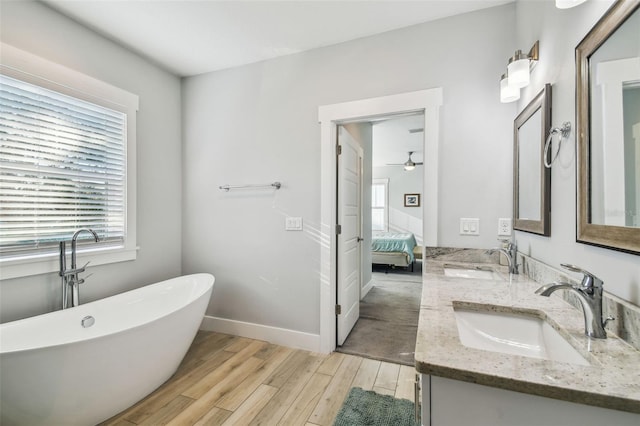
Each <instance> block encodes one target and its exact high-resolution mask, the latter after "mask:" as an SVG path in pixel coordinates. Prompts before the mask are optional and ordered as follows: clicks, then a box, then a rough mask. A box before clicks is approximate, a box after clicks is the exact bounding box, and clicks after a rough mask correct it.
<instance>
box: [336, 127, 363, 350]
mask: <svg viewBox="0 0 640 426" xmlns="http://www.w3.org/2000/svg"><path fill="white" fill-rule="evenodd" d="M339 143H340V145H341V147H342V153H341V155H339V156H338V224H339V225H340V226H341V228H342V229H341V232H340V234H339V235H338V237H337V240H338V247H337V249H338V265H337V273H338V280H337V281H338V285H337V287H338V305H340V307H341V313H340V314H339V315H338V321H337V326H338V333H337V336H338V341H337V344H338V346H340V345H342V344H343V343H344V341H345V339H346V338H347V336H348V335H349V333H350V332H351V329H352V328H353V326H354V325H355V323H356V321H358V318H359V317H360V288H361V283H360V281H361V278H360V277H361V271H360V265H361V260H360V259H361V240H362V239H361V214H362V213H361V210H362V209H361V187H362V182H361V181H362V158H363V150H362V148H361V147H360V146H359V145H358V143H357V142H356V141H355V140H354V139H353V138H352V137H351V135H350V134H349V132H347V131H346V130H345V129H344V128H343V127H342V126H340V127H339Z"/></svg>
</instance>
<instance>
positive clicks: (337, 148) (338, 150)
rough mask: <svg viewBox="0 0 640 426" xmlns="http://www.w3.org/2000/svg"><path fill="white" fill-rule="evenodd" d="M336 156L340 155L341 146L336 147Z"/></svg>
mask: <svg viewBox="0 0 640 426" xmlns="http://www.w3.org/2000/svg"><path fill="white" fill-rule="evenodd" d="M336 155H342V145H337V146H336Z"/></svg>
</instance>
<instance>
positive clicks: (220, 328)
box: [200, 315, 320, 352]
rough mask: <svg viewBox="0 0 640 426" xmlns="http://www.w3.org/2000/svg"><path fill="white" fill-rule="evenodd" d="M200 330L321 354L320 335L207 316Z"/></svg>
mask: <svg viewBox="0 0 640 426" xmlns="http://www.w3.org/2000/svg"><path fill="white" fill-rule="evenodd" d="M200 330H205V331H216V332H218V333H225V334H232V335H234V336H240V337H248V338H249V339H256V340H264V341H266V342H269V343H275V344H277V345H281V346H287V347H289V348H294V349H303V350H306V351H311V352H320V335H319V334H310V333H304V332H301V331H295V330H288V329H286V328H278V327H271V326H268V325H262V324H254V323H250V322H243V321H235V320H230V319H226V318H218V317H212V316H209V315H205V316H204V319H203V320H202V324H200Z"/></svg>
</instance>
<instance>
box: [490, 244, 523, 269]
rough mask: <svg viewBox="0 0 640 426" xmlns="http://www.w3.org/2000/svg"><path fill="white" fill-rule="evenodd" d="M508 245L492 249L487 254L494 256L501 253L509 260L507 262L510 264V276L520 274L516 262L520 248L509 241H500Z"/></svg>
mask: <svg viewBox="0 0 640 426" xmlns="http://www.w3.org/2000/svg"><path fill="white" fill-rule="evenodd" d="M500 241H502V242H503V243H505V244H506V247H498V248H492V249H489V250H487V251H486V253H487V254H493V253H495V252H500V253H502V254H504V255H505V257H506V258H507V262H508V263H509V273H510V274H518V266H520V265H518V263H517V262H516V261H517V260H518V259H517V254H518V246H516V243H514V242H512V241H509V240H500Z"/></svg>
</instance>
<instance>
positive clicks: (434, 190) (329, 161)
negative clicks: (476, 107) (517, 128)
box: [318, 88, 443, 353]
mask: <svg viewBox="0 0 640 426" xmlns="http://www.w3.org/2000/svg"><path fill="white" fill-rule="evenodd" d="M442 103H443V95H442V88H433V89H426V90H420V91H416V92H409V93H401V94H397V95H389V96H382V97H377V98H370V99H363V100H358V101H351V102H343V103H339V104H333V105H324V106H320V107H319V108H318V120H319V122H320V157H321V159H320V162H321V167H320V221H321V224H320V231H321V235H322V236H323V237H322V240H323V241H327V242H328V244H323V245H322V247H321V253H320V349H319V351H320V352H322V353H330V352H332V351H333V350H335V348H336V317H335V301H336V234H335V226H336V161H335V155H336V140H337V139H336V135H337V133H336V132H337V125H338V124H342V123H346V122H358V121H361V122H362V121H367V120H368V119H371V118H374V117H380V116H385V115H394V114H400V113H407V112H423V113H424V129H425V130H424V163H425V167H423V170H424V171H423V173H424V175H423V183H424V200H425V203H424V204H425V205H424V208H423V236H424V244H425V245H427V246H437V245H438V202H437V201H438V187H439V186H438V176H439V173H438V156H439V143H440V142H439V140H440V133H439V123H440V107H441V106H442ZM428 200H435V202H428Z"/></svg>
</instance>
